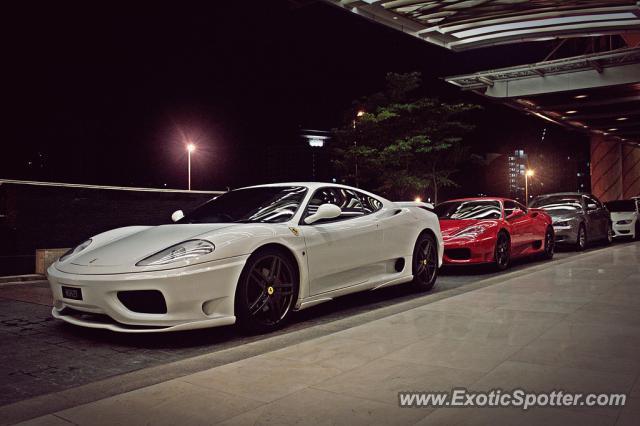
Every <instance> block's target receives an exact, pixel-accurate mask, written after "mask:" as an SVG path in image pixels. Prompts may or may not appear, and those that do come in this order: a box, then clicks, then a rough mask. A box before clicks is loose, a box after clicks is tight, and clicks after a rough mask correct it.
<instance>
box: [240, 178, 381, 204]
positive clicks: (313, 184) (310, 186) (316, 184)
mask: <svg viewBox="0 0 640 426" xmlns="http://www.w3.org/2000/svg"><path fill="white" fill-rule="evenodd" d="M276 186H304V187H305V188H308V189H309V190H310V191H315V190H316V189H318V188H324V187H326V186H332V187H337V188H344V189H351V190H353V191H358V192H362V193H364V194H367V195H370V196H371V197H374V198H377V199H379V200H382V201H385V202H387V203H391V202H392V201H389V200H387V199H386V198H384V197H381V196H380V195H377V194H374V193H372V192H369V191H366V190H364V189H361V188H355V187H353V186H349V185H342V184H340V183H333V182H279V183H267V184H263V185H253V186H245V187H243V188H238V189H247V188H263V187H276Z"/></svg>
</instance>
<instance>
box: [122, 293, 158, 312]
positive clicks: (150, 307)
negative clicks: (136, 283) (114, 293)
mask: <svg viewBox="0 0 640 426" xmlns="http://www.w3.org/2000/svg"><path fill="white" fill-rule="evenodd" d="M118 300H119V301H120V302H121V303H122V304H123V305H124V306H125V308H127V309H128V310H130V311H131V312H138V313H141V314H166V313H167V303H166V302H165V300H164V296H163V295H162V293H161V292H159V291H158V290H132V291H119V292H118Z"/></svg>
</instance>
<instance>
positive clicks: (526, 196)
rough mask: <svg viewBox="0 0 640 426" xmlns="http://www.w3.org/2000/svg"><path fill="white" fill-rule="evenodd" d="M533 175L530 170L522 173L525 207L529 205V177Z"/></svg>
mask: <svg viewBox="0 0 640 426" xmlns="http://www.w3.org/2000/svg"><path fill="white" fill-rule="evenodd" d="M534 174H535V173H534V172H533V170H531V169H527V170H526V171H525V172H524V204H525V206H526V205H528V204H529V177H531V176H533V175H534Z"/></svg>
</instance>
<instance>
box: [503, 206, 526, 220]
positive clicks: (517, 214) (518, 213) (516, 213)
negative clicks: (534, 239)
mask: <svg viewBox="0 0 640 426" xmlns="http://www.w3.org/2000/svg"><path fill="white" fill-rule="evenodd" d="M523 215H524V212H523V211H522V210H520V209H513V212H511V214H510V215H509V216H507V220H509V219H515V218H517V217H520V216H523Z"/></svg>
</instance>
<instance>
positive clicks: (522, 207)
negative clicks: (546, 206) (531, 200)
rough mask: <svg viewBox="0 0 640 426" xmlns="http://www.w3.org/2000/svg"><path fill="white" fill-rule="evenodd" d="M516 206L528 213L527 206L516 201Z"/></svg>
mask: <svg viewBox="0 0 640 426" xmlns="http://www.w3.org/2000/svg"><path fill="white" fill-rule="evenodd" d="M516 207H517V208H519V209H520V210H522V211H523V212H525V214H526V213H527V208H526V207H525V206H523V205H522V204H520V203H516Z"/></svg>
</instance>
